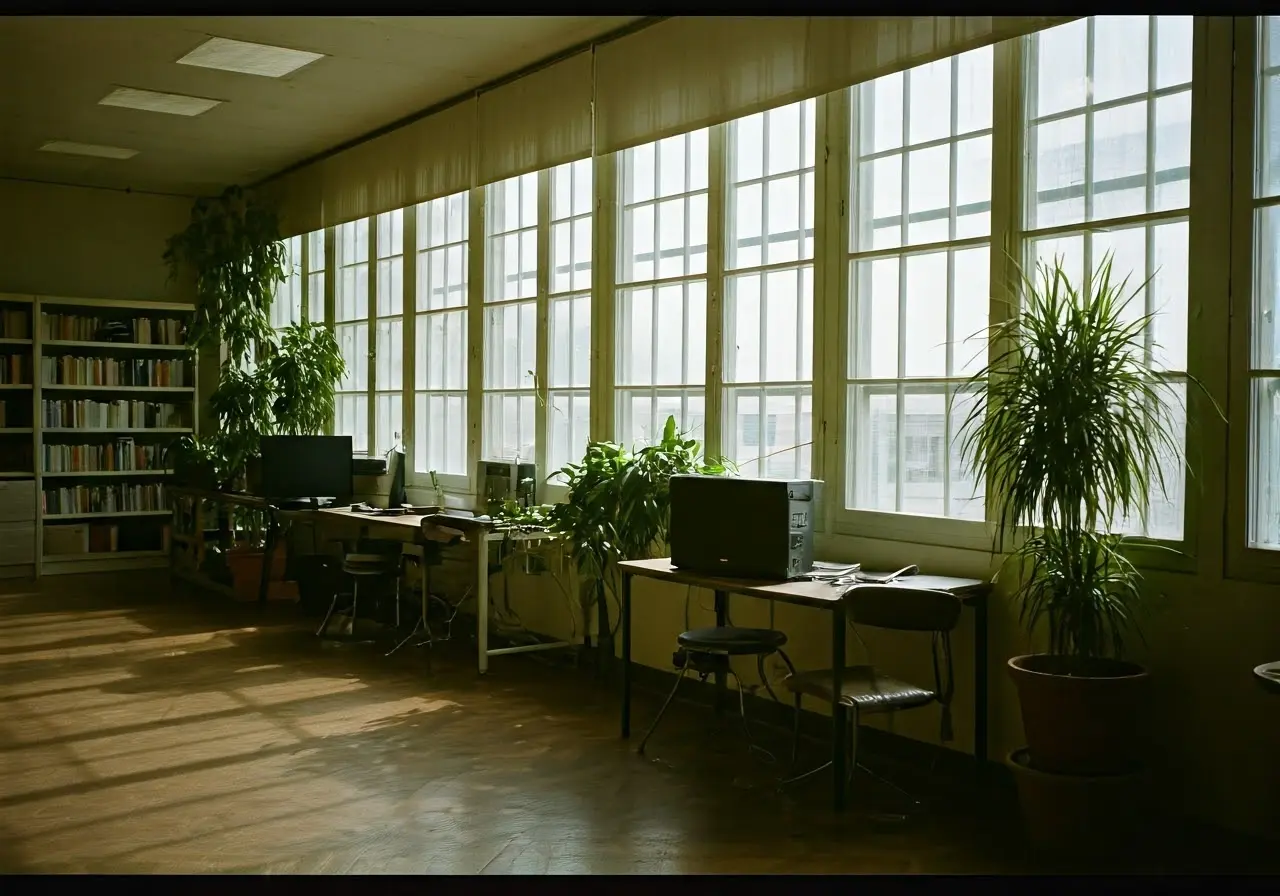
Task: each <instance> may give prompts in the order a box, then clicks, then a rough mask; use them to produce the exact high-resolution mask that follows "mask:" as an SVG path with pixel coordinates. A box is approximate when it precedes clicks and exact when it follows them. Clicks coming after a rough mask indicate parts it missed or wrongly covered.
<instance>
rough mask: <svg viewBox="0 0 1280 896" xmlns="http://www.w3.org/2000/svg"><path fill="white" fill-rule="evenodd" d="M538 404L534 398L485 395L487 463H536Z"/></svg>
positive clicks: (503, 394) (502, 394)
mask: <svg viewBox="0 0 1280 896" xmlns="http://www.w3.org/2000/svg"><path fill="white" fill-rule="evenodd" d="M535 403H536V400H535V398H534V396H533V395H521V394H510V393H496V394H488V395H485V397H484V459H485V460H523V461H530V460H533V458H534V451H533V434H534V427H535V421H534V419H533V413H534V406H535Z"/></svg>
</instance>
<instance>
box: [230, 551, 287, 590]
mask: <svg viewBox="0 0 1280 896" xmlns="http://www.w3.org/2000/svg"><path fill="white" fill-rule="evenodd" d="M263 556H264V554H263V553H262V551H255V550H248V549H240V548H236V549H234V550H230V551H228V552H227V568H228V569H229V570H231V587H232V590H233V591H234V592H235V599H236V600H243V601H253V600H257V599H258V587H259V585H260V584H261V582H262V558H263ZM285 560H286V558H285V551H284V548H283V547H279V548H277V549H276V551H275V553H274V554H272V556H271V574H270V576H268V586H267V597H268V599H276V598H275V594H279V593H281V589H279V588H276V589H274V592H275V594H273V593H272V592H273V589H272V587H271V584H270V583H272V582H281V581H283V580H284V571H285ZM296 596H297V595H296V592H293V593H291V594H290V595H289V597H288V598H287V599H292V598H294V597H296Z"/></svg>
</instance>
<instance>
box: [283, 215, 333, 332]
mask: <svg viewBox="0 0 1280 896" xmlns="http://www.w3.org/2000/svg"><path fill="white" fill-rule="evenodd" d="M302 239H303V238H302V237H300V236H295V237H290V238H289V239H287V240H284V267H285V271H286V272H287V276H286V278H285V281H284V282H283V283H281V284H279V285H277V286H276V297H275V300H274V301H273V302H272V303H271V329H273V330H283V329H284V328H285V327H288V326H290V325H291V324H297V323H301V322H302V288H303V287H302V284H303V281H304V279H305V277H304V275H303V272H302ZM321 276H323V275H321Z"/></svg>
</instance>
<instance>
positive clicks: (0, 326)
mask: <svg viewBox="0 0 1280 896" xmlns="http://www.w3.org/2000/svg"><path fill="white" fill-rule="evenodd" d="M30 338H31V312H30V311H27V310H26V309H23V308H5V309H4V310H3V311H0V339H30Z"/></svg>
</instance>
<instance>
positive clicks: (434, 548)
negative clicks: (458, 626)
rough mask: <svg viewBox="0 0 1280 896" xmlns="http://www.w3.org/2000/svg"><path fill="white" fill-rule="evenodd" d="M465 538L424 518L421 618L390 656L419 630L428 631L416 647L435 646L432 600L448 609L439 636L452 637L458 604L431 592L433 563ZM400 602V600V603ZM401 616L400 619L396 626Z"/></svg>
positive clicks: (435, 564) (436, 562)
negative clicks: (443, 628)
mask: <svg viewBox="0 0 1280 896" xmlns="http://www.w3.org/2000/svg"><path fill="white" fill-rule="evenodd" d="M461 540H462V535H461V533H458V532H455V531H454V530H452V529H447V528H444V527H442V526H440V525H438V524H436V523H434V522H433V521H431V520H429V519H424V520H423V521H422V538H421V539H420V544H421V546H422V557H421V559H420V560H419V561H418V562H420V563H421V564H422V566H421V570H422V595H421V597H422V600H421V603H420V605H419V613H418V618H417V619H416V620H415V621H414V624H413V629H412V630H411V631H410V632H409V634H408V635H406V636H405V637H404V638H403V639H402V640H401V641H400V642H399V643H398V644H396V646H395V647H392V648H391V649H390V650H389V651H387V656H391V654H393V653H395V652H396V651H397V650H399V649H400V648H401V647H404V646H405V645H406V644H408V643H409V642H410V641H412V640H413V638H414V636H415V635H417V634H418V632H423V633H424V634H425V635H426V638H425V639H424V640H421V641H419V642H418V643H417V644H414V645H413V646H414V647H431V648H434V647H435V642H436V640H437V638H436V636H435V634H434V633H433V632H432V631H431V623H430V622H429V621H428V613H429V610H430V607H431V602H432V601H434V602H435V603H436V604H437V606H439V607H441V608H442V609H443V610H444V611H445V624H446V626H447V629H446V631H447V633H446V635H445V637H444V638H442V639H439V640H445V641H447V640H449V638H450V637H451V636H452V625H453V617H454V616H456V615H457V612H458V610H457V607H454V606H452V605H451V604H449V602H448V601H446V600H445V599H444V598H442V597H439V596H437V595H435V594H432V593H431V572H430V570H431V567H432V566H439V565H440V564H441V563H442V562H443V558H442V556H441V552H442V550H443V549H444V548H446V547H451V546H453V545H455V544H457V543H458V542H460V541H461ZM397 606H398V604H397ZM398 626H399V620H398V619H397V627H398ZM428 662H430V654H428Z"/></svg>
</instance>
